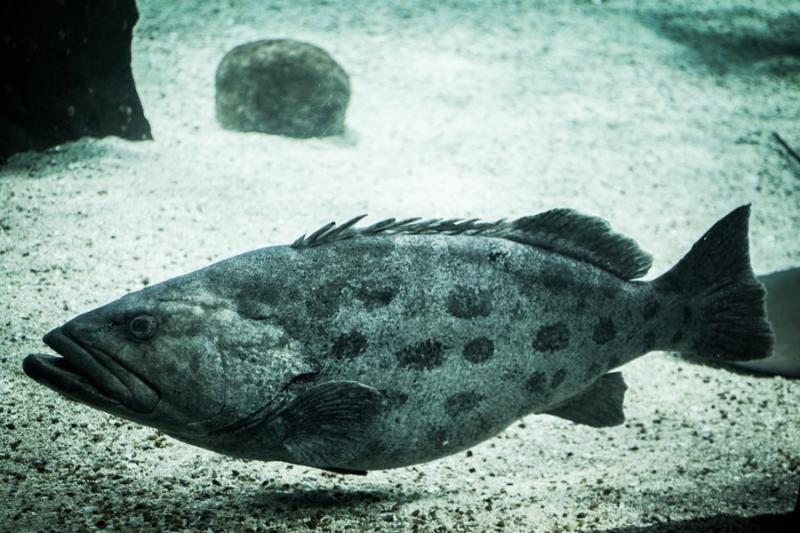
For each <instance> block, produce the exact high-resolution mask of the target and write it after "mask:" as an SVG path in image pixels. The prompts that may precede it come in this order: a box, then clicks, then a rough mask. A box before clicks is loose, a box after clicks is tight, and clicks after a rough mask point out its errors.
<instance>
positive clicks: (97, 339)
mask: <svg viewBox="0 0 800 533" xmlns="http://www.w3.org/2000/svg"><path fill="white" fill-rule="evenodd" d="M194 281H195V282H192V281H191V280H189V281H187V280H183V279H181V278H176V279H174V280H169V281H167V282H164V283H162V284H158V285H153V286H151V287H147V288H145V289H143V290H141V291H137V292H134V293H130V294H127V295H125V296H123V297H122V298H120V299H118V300H116V301H114V302H111V303H109V304H107V305H104V306H102V307H99V308H97V309H94V310H92V311H89V312H87V313H85V314H82V315H79V316H77V317H76V318H74V319H72V320H70V321H68V322H67V323H65V324H63V325H62V326H60V327H58V328H55V329H53V330H52V331H50V332H49V333H47V334H46V335H45V336H44V342H45V343H46V344H47V345H48V346H49V347H50V348H52V349H53V350H54V351H55V352H57V353H58V354H59V355H60V357H54V356H48V355H40V354H32V355H30V356H28V357H27V358H26V360H25V362H24V364H23V368H24V370H25V372H26V373H27V374H28V375H29V376H30V377H31V378H33V379H34V380H36V381H38V382H39V383H41V384H43V385H45V386H48V387H50V388H52V389H54V390H56V391H57V392H59V393H61V394H62V395H64V396H66V397H67V398H69V399H72V400H76V401H78V402H81V403H84V404H87V405H89V406H91V407H94V408H97V409H100V410H103V411H106V412H108V413H111V414H113V415H117V416H121V417H124V418H127V419H129V420H133V421H134V422H138V423H142V424H145V425H149V426H152V427H156V428H159V429H161V430H162V431H164V432H166V433H173V434H179V435H187V436H188V435H191V434H193V433H202V432H207V431H208V430H209V429H212V428H209V427H207V426H208V425H209V424H211V422H210V421H213V420H216V419H217V418H218V417H220V416H221V415H222V414H223V413H225V412H227V411H229V404H230V402H231V396H230V394H226V389H227V388H229V385H230V383H229V379H230V378H231V376H230V375H229V374H230V373H228V372H226V368H225V354H226V346H224V345H225V344H226V343H227V344H231V345H233V348H234V349H235V348H237V347H238V348H241V346H240V345H239V344H236V342H235V341H232V339H236V338H237V336H239V335H240V334H241V333H242V332H241V331H240V329H241V327H240V326H241V324H240V323H239V322H240V320H239V316H238V315H237V314H236V313H235V311H232V310H231V309H230V308H229V306H226V305H224V302H225V301H226V300H225V299H224V298H221V297H220V295H218V294H214V293H212V292H209V290H208V289H207V288H205V287H204V286H203V284H202V283H196V281H197V280H194ZM227 352H230V350H227ZM237 368H238V371H239V372H240V373H244V374H253V373H254V372H253V371H251V370H250V369H248V368H246V367H245V368H239V367H237ZM267 392H268V391H267ZM265 401H266V400H265V399H264V398H263V397H261V398H258V399H254V400H253V403H259V402H261V403H264V402H265ZM223 418H224V417H223ZM207 422H208V423H207ZM226 422H229V420H223V421H222V423H226Z"/></svg>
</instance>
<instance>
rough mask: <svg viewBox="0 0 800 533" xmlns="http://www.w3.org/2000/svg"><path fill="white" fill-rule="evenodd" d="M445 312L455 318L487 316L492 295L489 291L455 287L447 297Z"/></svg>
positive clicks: (490, 307)
mask: <svg viewBox="0 0 800 533" xmlns="http://www.w3.org/2000/svg"><path fill="white" fill-rule="evenodd" d="M447 310H448V311H449V312H450V314H451V315H453V316H454V317H457V318H475V317H478V316H489V313H491V312H492V295H491V293H490V292H489V291H483V290H476V289H472V288H469V287H463V286H457V287H456V288H455V289H453V290H452V291H450V294H449V295H448V296H447Z"/></svg>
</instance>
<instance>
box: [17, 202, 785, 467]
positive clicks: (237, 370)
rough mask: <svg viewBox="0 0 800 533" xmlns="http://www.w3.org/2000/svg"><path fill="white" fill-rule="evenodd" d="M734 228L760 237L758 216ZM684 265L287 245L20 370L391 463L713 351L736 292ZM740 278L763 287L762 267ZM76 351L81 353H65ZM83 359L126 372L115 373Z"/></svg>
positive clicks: (386, 238) (411, 460) (138, 403)
mask: <svg viewBox="0 0 800 533" xmlns="http://www.w3.org/2000/svg"><path fill="white" fill-rule="evenodd" d="M740 209H743V208H740ZM730 216H733V214H732V215H729V217H730ZM736 216H737V217H738V219H739V222H737V224H738V225H739V226H742V224H744V229H743V231H744V235H745V237H746V220H747V219H746V213H738V214H737V215H736ZM742 217H744V218H742ZM742 220H743V222H742ZM740 229H741V228H740ZM718 231H721V230H718ZM739 233H741V231H740V232H739ZM712 237H713V235H712ZM740 237H741V235H739V236H738V237H737V238H740ZM704 239H705V237H704ZM711 241H713V239H711ZM723 244H724V243H723ZM698 246H700V245H699V244H698V245H696V248H697V247H698ZM693 250H694V249H693ZM701 251H702V250H701ZM697 253H700V252H697ZM743 254H744V255H743V257H746V243H745V249H744V252H743ZM690 255H691V254H690ZM687 258H688V256H687ZM687 258H685V259H684V260H683V261H682V263H681V264H679V265H678V267H676V269H678V270H680V269H683V270H684V271H685V270H687V269H689V268H690V267H691V269H692V272H691V276H687V275H686V274H685V273H680V276H678V275H670V274H669V273H668V274H667V275H665V276H664V277H663V281H659V280H656V281H655V282H638V281H627V280H625V279H622V278H621V277H618V276H617V275H614V274H612V273H610V272H609V271H607V270H605V269H603V268H599V267H597V266H595V265H594V264H591V263H589V262H586V261H582V260H579V259H575V258H573V257H570V256H569V255H564V254H561V253H558V252H557V251H553V250H549V249H547V248H544V247H539V246H531V245H529V244H524V243H520V242H515V241H513V240H509V239H504V238H496V237H492V236H480V235H447V234H441V233H439V234H434V235H417V234H397V235H373V236H369V237H361V238H348V239H343V240H332V241H331V242H327V243H325V244H323V245H320V246H313V247H312V246H309V247H289V246H275V247H269V248H264V249H261V250H256V251H254V252H250V253H247V254H243V255H241V256H237V257H234V258H231V259H228V260H225V261H222V262H220V263H216V264H214V265H211V266H209V267H206V268H204V269H201V270H199V271H196V272H193V273H190V274H187V275H185V276H181V277H178V278H175V279H172V280H168V281H166V282H164V283H161V284H157V285H153V286H151V287H148V288H146V289H144V290H142V291H139V292H136V293H132V294H129V295H126V296H124V297H122V298H120V299H119V300H117V301H116V302H112V303H111V304H108V305H107V306H104V307H101V308H99V309H97V310H94V311H91V312H89V313H87V314H85V315H82V316H79V317H77V318H76V319H74V320H72V321H70V322H68V323H67V324H65V325H64V326H62V327H61V328H58V329H56V330H54V331H53V332H51V333H50V334H48V336H46V337H45V340H46V342H48V344H50V345H51V347H53V348H54V349H56V350H57V351H59V352H60V353H62V355H65V360H64V361H62V362H58V363H53V362H52V361H50V360H46V359H44V358H42V357H39V356H30V357H29V358H28V359H26V363H25V368H26V372H28V373H29V374H30V375H31V376H32V377H34V378H35V379H37V380H39V381H41V382H42V383H44V384H46V385H48V386H51V387H53V388H55V389H56V390H59V391H60V392H62V393H63V394H65V395H66V396H68V397H70V398H72V399H75V400H78V401H82V402H84V403H87V404H89V405H94V406H96V407H98V408H100V409H102V410H104V411H107V412H110V413H112V414H116V415H119V416H123V417H126V418H129V419H131V420H134V421H137V422H140V423H143V424H147V425H151V426H154V427H157V428H160V429H161V430H163V431H165V432H167V433H169V434H171V435H173V436H175V437H176V438H179V439H181V440H184V441H186V442H189V443H192V444H195V445H198V446H202V447H205V448H208V449H212V450H215V451H218V452H221V453H225V454H229V455H232V456H236V457H244V458H251V459H261V460H280V461H287V462H293V463H299V464H308V465H311V466H316V467H322V468H332V469H336V470H337V471H341V470H344V471H364V470H374V469H386V468H393V467H399V466H404V465H410V464H415V463H420V462H424V461H429V460H432V459H436V458H439V457H442V456H445V455H449V454H452V453H454V452H457V451H459V450H463V449H465V448H468V447H470V446H472V445H474V444H476V443H478V442H481V441H483V440H485V439H487V438H489V437H491V436H493V435H495V434H497V433H498V432H500V431H501V430H502V429H504V428H505V427H507V426H508V425H509V424H511V423H512V422H514V421H515V420H517V419H518V418H520V417H521V416H524V415H526V414H529V413H544V412H547V411H548V410H554V409H555V408H563V406H564V405H565V403H566V402H568V401H569V399H570V398H574V397H576V396H577V395H579V394H581V393H585V391H588V390H590V388H591V387H592V386H593V384H596V383H599V381H598V378H600V377H601V376H603V375H605V374H607V373H608V372H609V370H611V369H613V368H615V367H617V366H619V365H622V364H624V363H626V362H628V361H630V360H632V359H634V358H636V357H638V356H640V355H642V354H644V353H646V352H648V351H651V350H655V349H660V350H667V349H669V350H676V351H684V350H687V351H688V350H693V349H698V348H701V349H704V350H705V351H708V348H707V345H708V340H707V338H706V336H707V335H706V334H705V333H703V322H704V321H708V320H709V316H711V315H708V308H709V306H710V307H713V308H714V309H716V308H717V307H720V306H722V305H723V304H724V303H725V301H726V300H725V299H724V298H722V297H721V296H719V297H718V296H716V293H713V291H710V290H705V289H703V290H699V289H698V288H697V287H695V286H694V285H692V284H691V283H694V282H697V283H704V284H708V283H711V282H710V281H709V279H710V278H712V277H713V275H712V274H713V272H710V271H709V273H704V272H700V271H699V269H698V268H697V267H695V266H694V265H693V263H692V261H687ZM684 264H685V265H684ZM681 265H684V266H681ZM686 265H688V266H686ZM740 270H741V271H742V274H741V275H742V276H745V277H746V276H748V275H749V276H750V277H752V276H751V272H750V274H748V273H747V272H748V271H749V263H747V265H746V268H745V267H742V268H740ZM690 282H691V283H690ZM728 285H731V284H730V283H728ZM745 288H746V289H747V290H748V291H749V292H748V293H747V296H748V297H751V299H752V300H753V302H755V303H754V304H753V306H754V309H755V311H752V312H753V313H755V314H756V315H757V316H759V317H760V320H761V322H759V324H761V325H760V326H759V327H761V330H759V331H758V332H757V333H758V335H760V337H759V339H760V340H759V344H758V345H757V349H758V350H760V351H765V350H768V345H769V342H770V333H769V328H768V325H765V324H766V323H765V322H764V319H763V289H761V288H760V286H758V285H757V284H755V281H753V284H752V285H747V286H746V287H745ZM726 290H727V289H726ZM759 291H760V292H759ZM706 293H708V294H711V295H712V296H708V295H707V294H706ZM759 299H760V300H759ZM709 302H711V304H709ZM759 302H760V303H759ZM758 305H761V308H758ZM714 306H716V307H714ZM759 309H760V310H759ZM748 312H750V309H749V307H748ZM759 313H760V315H759ZM142 317H144V318H142ZM148 317H152V318H148ZM712 318H713V317H712ZM150 322H152V323H153V324H157V333H156V332H155V330H154V331H149V330H148V327H149V326H150ZM762 323H763V324H762ZM153 327H154V328H155V326H153ZM138 337H141V338H138ZM64 339H71V340H70V341H68V342H67V341H65V340H64ZM72 340H74V341H75V343H77V345H80V348H75V347H74V346H73V347H72V348H68V349H64V347H63V346H64V343H65V342H67V343H69V342H72ZM723 348H724V349H728V348H731V347H730V346H723ZM733 348H736V347H735V346H734V347H733ZM724 349H721V351H722V352H724V351H725V350H724ZM82 350H85V351H86V352H89V353H91V354H94V356H95V357H99V358H100V359H98V360H99V361H100V362H102V361H104V360H106V359H103V357H104V356H103V354H105V355H106V356H108V357H109V358H110V359H112V360H113V361H112V363H113V362H114V361H115V362H116V363H113V364H112V363H110V364H112V366H109V367H108V368H110V370H109V372H111V373H112V374H114V376H115V377H110V378H108V379H107V380H105V379H104V376H106V374H107V373H108V372H106V371H105V370H102V369H100V368H99V367H95V366H92V365H93V364H95V363H93V362H92V361H91V358H90V357H89V358H87V357H86V353H84V352H83V351H82ZM756 355H759V356H763V355H764V354H761V353H760V352H759V353H758V354H756ZM82 358H83V359H82ZM84 359H86V360H84ZM87 361H88V362H87ZM106 362H108V361H107V360H106ZM114 364H117V365H118V366H113V365H114ZM76 369H77V370H79V371H76ZM125 370H127V371H128V372H130V373H131V374H133V376H134V377H131V375H129V374H126V371H125ZM104 372H105V373H104ZM95 374H97V375H99V376H100V377H101V378H103V379H104V381H105V382H103V383H99V382H98V380H99V379H100V378H94V377H92V376H94V375H95ZM78 375H82V376H89V379H88V381H87V380H85V379H83V378H82V377H79V376H78ZM76 376H78V377H76ZM64 383H67V385H64ZM154 394H155V395H157V402H156V403H155V405H153V397H154V396H153V395H154ZM100 397H102V398H104V399H103V400H98V399H97V398H100ZM619 407H620V408H621V398H620V406H619ZM554 412H555V411H554ZM559 412H562V413H563V412H564V410H563V409H561V410H560V411H559ZM620 414H621V413H620ZM304 420H308V421H309V422H308V423H305V422H304Z"/></svg>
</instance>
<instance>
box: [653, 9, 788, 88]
mask: <svg viewBox="0 0 800 533" xmlns="http://www.w3.org/2000/svg"><path fill="white" fill-rule="evenodd" d="M698 5H702V4H698ZM637 18H638V19H639V22H641V23H642V24H644V25H645V26H647V27H649V28H652V29H654V30H655V31H657V32H658V33H660V34H661V35H663V36H664V37H666V38H668V39H670V40H672V41H675V42H676V43H679V44H681V45H684V46H686V47H687V48H689V49H690V50H691V51H692V52H693V53H694V56H695V58H696V59H697V60H698V61H700V62H702V63H704V64H705V65H706V66H708V67H709V68H711V69H712V70H713V71H715V72H716V73H718V74H726V73H729V72H731V71H739V70H749V69H751V68H753V67H756V66H757V65H759V64H760V67H761V68H759V73H765V74H771V75H775V76H789V75H795V74H800V12H795V13H790V12H788V11H787V12H784V13H782V14H780V15H779V16H775V17H774V18H765V17H764V14H763V13H761V12H759V11H758V10H756V9H748V8H732V9H709V10H702V11H701V10H686V11H670V12H666V11H662V12H659V11H649V12H644V13H641V14H639V15H637Z"/></svg>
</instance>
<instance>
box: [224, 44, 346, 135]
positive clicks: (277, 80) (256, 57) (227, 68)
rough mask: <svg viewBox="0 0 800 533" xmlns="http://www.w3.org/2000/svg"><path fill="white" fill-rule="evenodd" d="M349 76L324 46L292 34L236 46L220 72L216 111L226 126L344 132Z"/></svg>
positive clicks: (265, 130)
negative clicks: (297, 39) (286, 37)
mask: <svg viewBox="0 0 800 533" xmlns="http://www.w3.org/2000/svg"><path fill="white" fill-rule="evenodd" d="M349 101H350V81H349V78H348V76H347V73H345V71H344V69H342V67H340V66H339V64H338V63H336V61H334V59H333V58H332V57H331V56H330V55H329V54H328V53H327V52H325V51H324V50H322V49H321V48H319V47H317V46H314V45H311V44H308V43H302V42H298V41H293V40H289V39H274V40H261V41H255V42H251V43H247V44H243V45H240V46H237V47H236V48H234V49H233V50H231V51H230V52H228V53H227V54H225V57H223V58H222V61H221V62H220V64H219V67H218V68H217V74H216V113H217V120H218V121H219V123H220V125H221V126H222V127H223V128H226V129H230V130H236V131H259V132H263V133H271V134H276V135H286V136H288V137H298V138H307V137H326V136H329V135H338V134H341V133H343V132H344V116H345V112H346V111H347V104H348V102H349Z"/></svg>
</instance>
